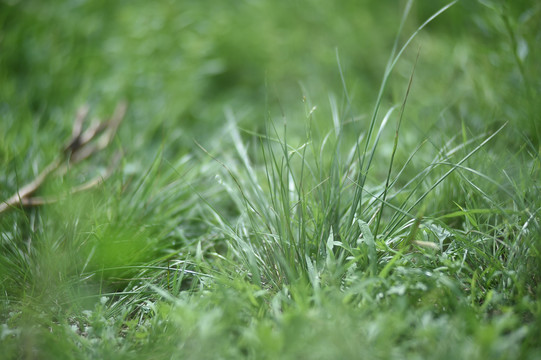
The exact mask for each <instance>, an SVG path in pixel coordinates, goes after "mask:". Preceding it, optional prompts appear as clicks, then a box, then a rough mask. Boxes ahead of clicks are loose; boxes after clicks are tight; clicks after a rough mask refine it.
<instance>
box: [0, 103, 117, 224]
mask: <svg viewBox="0 0 541 360" xmlns="http://www.w3.org/2000/svg"><path fill="white" fill-rule="evenodd" d="M126 109H127V104H126V103H125V102H122V103H120V104H118V105H117V107H116V109H115V111H114V113H113V116H111V118H110V119H109V120H108V121H105V122H99V121H98V122H93V123H92V125H90V127H89V128H88V129H87V130H85V131H83V125H84V122H85V119H86V116H87V115H88V112H89V108H88V106H82V107H80V108H79V110H78V111H77V114H76V116H75V121H74V123H73V129H72V134H71V138H70V140H69V141H68V142H67V144H66V145H65V146H64V148H63V150H62V152H61V154H60V155H59V156H58V157H57V158H56V159H55V160H54V161H53V162H51V163H50V164H49V165H47V166H46V167H45V169H43V170H42V171H41V173H39V175H38V176H37V177H36V178H35V179H34V180H33V181H31V182H30V183H28V184H27V185H25V186H23V187H22V188H20V189H19V190H18V191H17V192H16V193H15V194H13V195H12V196H11V197H9V198H8V199H7V200H5V201H3V202H2V203H0V214H1V213H3V212H5V211H7V210H8V209H10V208H13V207H16V206H38V205H44V204H50V203H54V202H57V201H59V200H60V199H61V198H62V197H60V196H51V197H37V196H34V197H32V196H31V195H32V194H33V193H35V192H36V191H37V190H38V189H39V188H40V187H41V185H42V184H43V183H44V182H45V180H46V179H47V178H48V177H49V176H50V175H51V174H53V173H55V174H57V175H63V174H65V173H66V172H67V170H68V165H74V164H77V163H79V162H81V161H83V160H85V159H87V158H89V157H90V156H92V155H93V154H95V153H97V152H98V151H100V150H103V149H105V148H106V147H107V146H108V145H109V144H110V143H111V142H112V140H113V138H114V136H115V134H116V132H117V130H118V127H119V126H120V123H121V122H122V120H123V119H124V115H125V114H126ZM102 133H103V134H102ZM100 134H102V135H101V136H100V137H99V138H98V139H97V140H96V142H95V143H92V140H94V139H95V138H96V137H97V136H98V135H100ZM120 158H121V155H120V153H117V154H116V155H115V156H114V158H113V161H112V162H111V164H110V165H109V167H108V168H107V170H106V172H105V173H104V174H103V175H100V176H97V177H95V178H93V179H92V180H90V181H88V182H86V183H84V184H81V185H79V186H77V187H74V188H72V189H71V190H70V194H74V193H77V192H80V191H84V190H88V189H91V188H93V187H96V186H98V185H99V184H101V183H102V182H103V181H105V180H106V179H107V178H108V177H109V176H111V174H112V173H113V171H114V169H115V168H116V166H117V165H118V162H119V161H120ZM66 161H67V164H66Z"/></svg>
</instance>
